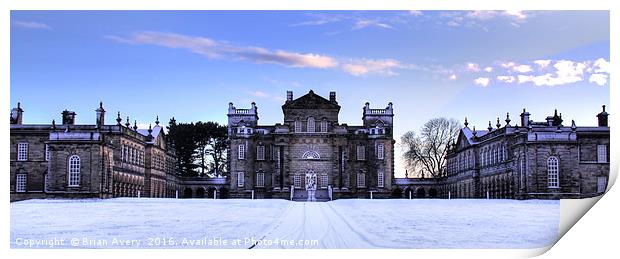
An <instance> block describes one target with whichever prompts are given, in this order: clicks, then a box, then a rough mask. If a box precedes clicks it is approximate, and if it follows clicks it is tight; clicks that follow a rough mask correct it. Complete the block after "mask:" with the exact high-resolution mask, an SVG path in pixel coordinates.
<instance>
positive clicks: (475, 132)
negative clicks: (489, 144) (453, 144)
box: [471, 125, 478, 137]
mask: <svg viewBox="0 0 620 259" xmlns="http://www.w3.org/2000/svg"><path fill="white" fill-rule="evenodd" d="M471 134H473V135H474V137H476V134H478V132H477V131H476V126H475V125H474V131H472V132H471Z"/></svg>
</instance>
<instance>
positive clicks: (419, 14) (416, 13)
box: [409, 10, 423, 16]
mask: <svg viewBox="0 0 620 259" xmlns="http://www.w3.org/2000/svg"><path fill="white" fill-rule="evenodd" d="M409 14H410V15H413V16H421V15H423V13H422V11H418V10H409Z"/></svg>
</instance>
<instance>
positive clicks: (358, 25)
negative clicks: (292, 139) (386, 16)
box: [351, 19, 394, 30]
mask: <svg viewBox="0 0 620 259" xmlns="http://www.w3.org/2000/svg"><path fill="white" fill-rule="evenodd" d="M367 27H377V28H383V29H394V27H392V26H390V25H388V24H386V23H382V22H379V21H377V20H365V19H364V20H357V21H356V22H355V24H354V25H353V28H351V29H352V30H360V29H364V28H367Z"/></svg>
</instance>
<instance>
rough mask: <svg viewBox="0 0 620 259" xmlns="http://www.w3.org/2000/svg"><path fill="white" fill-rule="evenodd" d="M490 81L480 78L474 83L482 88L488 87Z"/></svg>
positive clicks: (486, 78)
mask: <svg viewBox="0 0 620 259" xmlns="http://www.w3.org/2000/svg"><path fill="white" fill-rule="evenodd" d="M489 81H490V79H489V78H488V77H478V78H476V79H475V80H474V83H475V84H477V85H480V86H482V87H487V86H488V85H489Z"/></svg>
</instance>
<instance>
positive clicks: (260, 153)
mask: <svg viewBox="0 0 620 259" xmlns="http://www.w3.org/2000/svg"><path fill="white" fill-rule="evenodd" d="M256 160H265V146H257V147H256Z"/></svg>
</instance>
